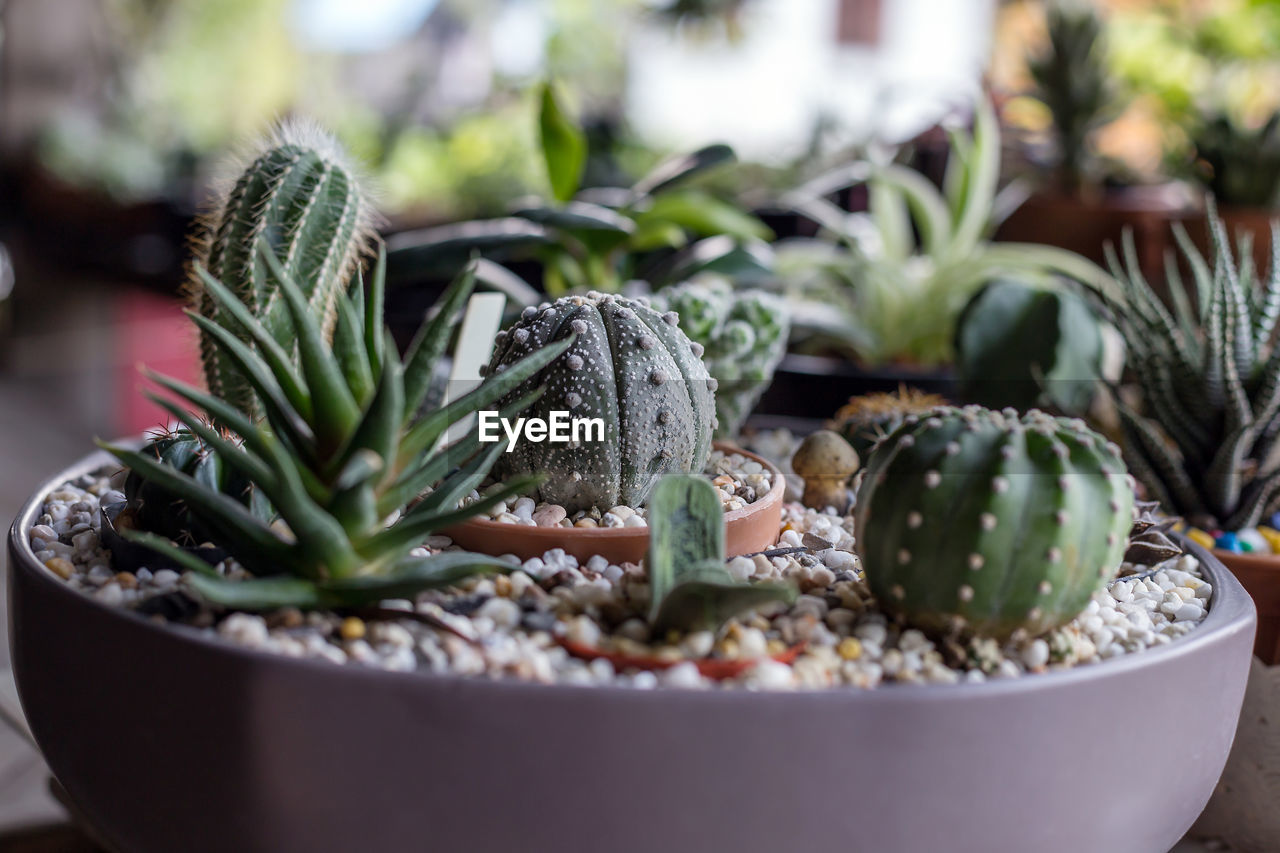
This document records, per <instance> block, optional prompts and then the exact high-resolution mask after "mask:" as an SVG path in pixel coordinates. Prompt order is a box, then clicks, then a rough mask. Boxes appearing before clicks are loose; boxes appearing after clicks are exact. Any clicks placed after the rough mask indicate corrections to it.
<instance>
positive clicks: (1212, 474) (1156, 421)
mask: <svg viewBox="0 0 1280 853" xmlns="http://www.w3.org/2000/svg"><path fill="white" fill-rule="evenodd" d="M1209 231H1210V234H1211V236H1212V245H1213V253H1212V257H1211V258H1209V259H1206V258H1205V257H1204V256H1203V255H1202V254H1201V253H1200V252H1199V251H1198V250H1197V249H1196V248H1195V246H1194V244H1193V243H1192V242H1191V239H1190V238H1189V237H1188V235H1187V233H1186V232H1185V230H1183V229H1182V228H1181V227H1179V226H1175V228H1174V236H1175V237H1176V238H1177V241H1178V244H1179V245H1180V246H1181V248H1182V252H1183V255H1184V257H1185V259H1186V261H1187V265H1188V267H1189V268H1190V271H1191V282H1190V284H1189V285H1188V284H1186V283H1185V282H1184V280H1183V276H1182V274H1181V273H1180V272H1179V270H1178V264H1177V259H1176V258H1175V257H1174V255H1173V253H1172V252H1170V253H1169V254H1168V255H1166V257H1165V267H1164V273H1165V278H1166V280H1167V282H1168V290H1169V293H1170V297H1171V301H1172V306H1173V307H1172V310H1170V309H1169V308H1166V307H1165V304H1164V303H1163V302H1162V301H1161V299H1160V297H1159V296H1158V295H1157V294H1156V293H1155V291H1154V290H1153V289H1152V287H1151V286H1150V285H1149V284H1148V283H1147V281H1146V279H1145V278H1144V277H1143V274H1142V271H1141V269H1140V267H1139V264H1138V258H1137V252H1136V250H1135V248H1134V244H1133V238H1132V235H1126V237H1125V240H1124V244H1123V262H1122V261H1121V259H1120V258H1118V257H1116V256H1115V253H1114V252H1112V253H1110V254H1111V265H1112V268H1113V270H1114V273H1115V276H1116V278H1117V279H1118V280H1119V282H1120V286H1119V292H1113V291H1110V290H1102V289H1098V290H1097V291H1096V293H1097V295H1098V297H1099V299H1100V300H1101V302H1102V304H1103V306H1104V309H1105V310H1106V312H1107V313H1108V314H1109V315H1110V319H1111V320H1112V322H1113V323H1114V324H1115V326H1116V328H1117V329H1119V331H1120V334H1121V335H1122V336H1123V337H1124V340H1125V346H1126V349H1127V356H1126V360H1127V365H1128V367H1129V369H1130V370H1131V371H1132V373H1133V376H1134V378H1135V379H1136V380H1137V381H1136V383H1135V385H1134V389H1135V390H1136V391H1137V392H1138V393H1139V394H1140V396H1141V409H1140V410H1138V409H1135V408H1132V407H1131V406H1130V405H1129V404H1128V403H1126V401H1125V400H1124V399H1123V398H1121V397H1119V395H1115V396H1116V403H1117V408H1118V410H1119V414H1120V422H1121V426H1122V427H1123V430H1124V438H1125V441H1124V446H1125V458H1126V461H1127V462H1128V463H1129V468H1130V470H1132V471H1133V473H1134V475H1135V476H1136V477H1137V478H1138V479H1139V480H1141V481H1142V483H1143V484H1144V485H1145V486H1146V487H1147V490H1148V494H1149V496H1150V497H1152V498H1155V499H1157V500H1159V501H1160V502H1161V503H1162V504H1164V506H1165V508H1166V509H1168V510H1171V511H1173V512H1177V513H1179V514H1181V515H1185V516H1187V517H1189V518H1191V519H1192V520H1193V522H1194V523H1196V524H1199V525H1201V526H1204V527H1206V528H1209V529H1213V528H1215V527H1222V528H1225V529H1228V530H1238V529H1241V528H1246V527H1252V526H1254V525H1256V524H1257V522H1258V520H1259V519H1260V518H1263V517H1264V516H1267V515H1270V514H1271V513H1273V512H1276V511H1277V510H1280V458H1278V457H1277V453H1278V452H1280V346H1277V345H1276V343H1275V340H1274V333H1275V330H1276V323H1277V320H1278V319H1280V224H1275V223H1273V224H1272V227H1271V246H1272V259H1271V264H1270V269H1269V270H1268V271H1267V272H1266V274H1265V275H1263V274H1261V271H1259V270H1257V269H1255V268H1254V265H1253V249H1252V245H1251V243H1252V235H1250V234H1244V235H1241V237H1240V243H1239V247H1238V252H1239V262H1237V261H1236V259H1235V258H1234V257H1233V256H1232V251H1231V245H1230V242H1229V240H1228V238H1227V231H1226V228H1225V227H1224V226H1223V224H1222V220H1221V219H1220V218H1219V217H1218V215H1217V213H1216V211H1215V210H1213V208H1212V205H1211V206H1210V209H1209Z"/></svg>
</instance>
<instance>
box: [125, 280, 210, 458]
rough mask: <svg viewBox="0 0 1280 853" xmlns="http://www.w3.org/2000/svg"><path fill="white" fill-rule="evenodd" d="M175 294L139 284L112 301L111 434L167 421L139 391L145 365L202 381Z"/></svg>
mask: <svg viewBox="0 0 1280 853" xmlns="http://www.w3.org/2000/svg"><path fill="white" fill-rule="evenodd" d="M182 308H183V305H182V303H181V302H179V301H178V300H176V299H174V298H172V297H169V296H163V295H160V294H157V293H154V292H151V291H147V290H142V289H140V288H128V289H123V288H122V289H121V291H120V293H119V295H118V296H117V297H116V298H115V299H114V300H113V301H112V315H113V316H112V319H113V324H112V326H113V336H114V339H115V340H114V350H115V354H116V357H115V363H114V365H113V372H114V373H115V376H116V379H115V382H114V386H115V392H116V393H115V395H114V399H115V404H114V406H115V410H114V412H113V414H112V424H113V426H114V427H115V434H116V435H137V434H139V433H142V432H146V431H148V430H152V429H155V428H156V427H158V426H161V425H163V424H166V423H168V422H169V421H170V420H171V418H170V417H169V414H168V413H167V412H166V411H165V410H164V409H162V408H160V407H159V406H157V405H156V404H155V403H153V402H151V401H150V400H148V399H147V398H146V397H144V396H142V389H143V388H144V387H145V386H147V385H148V383H147V380H146V379H145V378H144V377H143V376H142V374H141V373H140V372H139V366H140V365H141V366H145V367H147V368H149V369H151V370H153V371H155V372H156V373H163V374H165V375H166V376H172V377H174V378H175V379H181V380H182V381H183V382H188V383H191V384H193V385H201V384H203V380H202V378H201V372H200V358H199V348H198V345H197V340H196V332H195V329H194V328H193V327H192V325H191V321H190V320H188V319H187V317H186V315H184V314H183V313H182Z"/></svg>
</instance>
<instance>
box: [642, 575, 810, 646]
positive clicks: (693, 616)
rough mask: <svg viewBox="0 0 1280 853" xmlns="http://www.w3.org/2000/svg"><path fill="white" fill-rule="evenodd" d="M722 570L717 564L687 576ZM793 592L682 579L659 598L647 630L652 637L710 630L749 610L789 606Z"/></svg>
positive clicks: (774, 586)
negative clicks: (762, 607)
mask: <svg viewBox="0 0 1280 853" xmlns="http://www.w3.org/2000/svg"><path fill="white" fill-rule="evenodd" d="M711 569H718V570H719V572H720V573H722V574H725V577H726V578H728V574H727V573H725V572H724V568H723V567H722V566H721V565H720V564H718V563H711V564H706V565H704V566H701V567H697V566H695V567H693V568H692V569H691V570H690V571H689V572H688V574H690V575H699V574H703V573H706V574H708V575H711V574H713V573H712V572H711V571H709V570H711ZM795 599H796V589H795V587H793V586H791V585H789V584H780V583H768V582H762V583H737V582H734V581H732V580H697V579H690V580H682V581H681V582H680V583H679V584H678V585H676V586H675V587H674V588H672V589H671V590H670V591H669V592H668V593H667V594H666V595H665V596H664V597H663V599H662V602H661V603H660V605H659V606H658V610H657V613H656V614H655V615H654V616H653V619H652V626H651V628H650V630H651V632H652V633H653V634H654V636H658V637H661V636H663V635H665V634H666V633H667V632H668V631H672V630H676V631H699V630H710V631H714V630H716V629H717V628H719V627H720V626H721V625H723V624H724V623H725V622H727V621H729V620H730V619H732V618H734V617H735V616H739V615H741V614H743V613H745V612H747V611H749V610H754V609H756V608H757V607H761V606H763V605H765V604H772V603H774V602H784V603H788V604H789V603H791V602H793V601H795Z"/></svg>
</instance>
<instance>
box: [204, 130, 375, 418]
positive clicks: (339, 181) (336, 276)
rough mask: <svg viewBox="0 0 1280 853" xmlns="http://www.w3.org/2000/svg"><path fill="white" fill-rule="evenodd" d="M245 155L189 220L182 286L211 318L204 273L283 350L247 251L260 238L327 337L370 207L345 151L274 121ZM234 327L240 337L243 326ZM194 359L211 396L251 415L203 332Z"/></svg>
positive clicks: (261, 268) (231, 370) (272, 303)
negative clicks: (208, 204)
mask: <svg viewBox="0 0 1280 853" xmlns="http://www.w3.org/2000/svg"><path fill="white" fill-rule="evenodd" d="M246 160H247V165H245V166H244V167H243V168H242V169H241V170H240V171H239V174H238V175H237V177H236V178H235V179H234V182H233V183H230V184H229V186H227V187H226V188H225V189H223V190H221V191H220V192H218V193H217V195H216V197H215V199H214V204H213V205H212V208H211V210H210V211H209V213H208V214H206V215H205V216H204V217H202V219H201V221H200V223H199V224H198V226H197V229H196V235H195V238H194V239H193V241H192V242H193V248H194V251H193V260H192V263H191V265H190V268H189V272H188V278H187V283H186V290H187V292H188V294H189V297H190V300H191V303H192V306H193V307H194V308H195V309H196V310H197V311H199V313H200V314H202V315H204V316H205V317H207V318H209V319H211V320H215V321H219V320H220V319H221V313H222V312H221V311H220V309H219V305H218V301H217V300H216V299H214V298H213V296H212V295H211V294H210V293H209V292H208V291H207V290H206V289H205V287H204V278H203V276H202V275H201V272H200V270H201V269H202V268H203V269H204V270H207V271H208V272H209V273H210V274H211V275H212V276H213V277H214V278H216V279H218V280H219V281H221V282H222V283H223V285H225V286H226V288H227V290H229V291H230V292H231V293H233V294H234V295H235V297H236V299H237V301H239V302H240V303H241V304H243V305H245V306H246V307H247V308H248V309H249V311H250V312H251V313H252V314H253V315H254V316H255V317H257V318H259V320H260V321H261V322H262V325H263V327H264V328H265V329H266V330H267V332H268V333H269V334H270V335H271V338H272V340H274V341H275V342H276V343H278V344H280V345H281V346H283V347H284V348H285V349H286V350H287V351H292V347H293V342H292V340H291V338H290V335H291V334H292V331H293V326H292V324H291V322H290V320H289V309H288V306H287V305H285V303H284V301H283V300H282V299H280V297H279V293H278V292H277V291H276V289H275V287H274V285H273V281H272V276H271V275H270V272H269V270H268V269H267V267H266V264H265V262H264V261H263V259H262V258H263V256H262V255H261V254H260V253H259V252H258V251H257V247H258V245H259V243H260V242H262V241H265V242H266V245H267V246H269V247H270V249H271V251H272V253H273V254H274V256H276V257H278V258H279V259H280V262H281V264H282V265H283V267H284V269H285V271H286V273H287V274H288V275H289V276H290V277H291V278H292V279H293V281H295V282H297V284H298V287H299V288H300V289H301V291H302V293H303V297H304V299H305V301H306V304H307V305H308V306H309V307H310V310H311V311H312V312H313V313H314V314H315V315H316V316H317V317H319V318H320V329H321V332H322V334H323V335H324V336H325V337H328V336H329V335H331V334H332V332H333V329H334V323H335V320H336V313H335V312H336V310H337V300H338V297H339V295H340V294H341V293H342V292H343V290H344V288H345V287H346V285H347V283H348V282H349V281H350V280H351V277H352V275H353V274H354V273H355V271H356V269H357V267H358V266H359V264H360V261H361V258H362V257H363V256H364V255H367V254H369V253H370V246H371V245H372V229H371V227H370V226H371V220H372V219H373V212H372V207H371V205H370V203H369V201H368V199H366V198H365V196H364V194H363V191H362V190H361V188H360V185H359V182H358V181H357V178H356V175H355V169H354V167H353V166H352V165H351V164H350V162H349V160H348V159H347V156H346V154H345V152H343V151H342V149H341V147H340V146H339V145H338V143H337V142H336V141H335V140H334V139H333V138H332V137H330V136H329V135H328V134H327V133H325V132H324V131H323V130H321V129H319V128H318V127H315V126H314V125H311V124H308V123H305V122H286V123H283V124H281V125H280V126H279V127H278V128H277V129H276V130H275V132H274V133H272V134H271V135H270V136H268V137H267V138H266V139H265V140H263V141H262V142H260V143H259V144H258V145H257V146H256V147H255V148H254V149H253V150H252V151H251V152H250V154H249V156H248V157H247V158H246ZM228 328H232V329H235V326H234V324H228ZM236 334H237V335H239V337H240V339H241V340H242V341H244V342H246V343H249V342H250V340H249V338H248V337H247V336H245V335H244V334H243V333H241V332H239V331H237V332H236ZM200 358H201V361H202V363H203V365H204V374H205V384H206V385H207V386H208V388H209V390H210V391H211V392H212V393H213V394H216V395H217V396H219V397H221V398H222V399H224V400H226V401H227V402H228V403H230V404H231V405H233V406H235V407H236V408H237V409H239V410H240V411H242V412H248V413H251V414H260V412H257V411H256V410H255V409H254V406H255V405H256V398H255V395H254V391H253V388H252V386H251V385H250V384H249V383H247V382H246V381H245V377H244V376H243V375H242V374H241V373H240V371H239V370H238V369H237V367H236V364H235V362H234V361H232V360H231V358H230V357H229V356H228V355H227V354H226V352H225V351H224V350H223V349H222V348H221V347H219V346H218V344H217V342H216V341H215V340H214V338H213V337H211V336H210V335H209V334H208V333H207V332H204V331H202V332H201V335H200Z"/></svg>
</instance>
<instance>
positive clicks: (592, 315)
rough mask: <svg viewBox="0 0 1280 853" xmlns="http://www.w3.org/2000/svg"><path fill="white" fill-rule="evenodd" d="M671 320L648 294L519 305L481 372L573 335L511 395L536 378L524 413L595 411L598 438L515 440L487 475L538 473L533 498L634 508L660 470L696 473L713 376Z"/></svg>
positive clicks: (707, 437) (706, 443)
mask: <svg viewBox="0 0 1280 853" xmlns="http://www.w3.org/2000/svg"><path fill="white" fill-rule="evenodd" d="M678 321H679V318H678V317H677V316H676V314H675V312H667V313H665V314H660V313H658V312H657V311H655V310H653V309H652V308H650V307H649V305H648V302H647V300H643V299H627V298H625V297H622V296H616V295H612V294H601V293H596V292H592V293H589V294H587V295H586V296H566V297H562V298H561V299H558V300H556V301H555V302H553V303H549V304H548V303H543V304H542V305H540V306H538V307H529V308H526V309H525V311H524V314H522V315H521V318H520V320H519V321H517V322H516V323H515V324H514V325H513V326H511V328H509V329H507V330H505V331H503V332H499V333H498V338H497V342H496V343H497V346H496V347H495V350H494V355H493V359H492V360H491V361H490V363H489V365H488V367H487V368H486V375H487V376H490V377H495V376H498V375H500V374H501V373H502V372H503V371H504V370H507V369H508V367H509V365H511V364H513V363H515V362H517V361H519V360H520V359H521V358H524V357H525V356H527V355H529V354H531V353H536V352H538V351H539V350H541V349H542V348H544V347H546V346H548V345H549V344H551V343H553V342H555V341H559V340H562V339H564V338H566V337H568V336H569V335H574V334H576V336H577V339H576V340H575V341H574V343H573V345H572V346H570V347H569V349H568V350H567V351H566V352H565V353H564V354H563V355H562V356H560V357H559V358H558V359H556V360H555V361H554V362H552V363H551V364H549V365H548V366H547V367H546V368H544V369H543V370H542V371H541V372H539V373H538V374H537V375H536V376H533V377H531V378H530V379H529V380H528V381H527V382H526V383H524V384H523V385H521V386H519V387H518V388H516V389H515V390H514V391H512V392H511V393H512V396H513V397H515V396H524V395H526V394H528V393H529V392H530V391H531V390H532V389H534V388H537V387H538V386H540V385H544V386H546V389H547V391H546V394H544V395H543V397H542V398H541V399H540V400H538V401H537V402H536V403H535V404H534V405H533V406H531V407H530V408H529V409H528V411H527V412H526V415H527V416H528V417H530V418H542V419H545V420H547V422H548V423H550V422H551V419H552V413H553V412H557V411H559V412H568V417H570V418H599V419H601V420H602V421H603V425H604V439H603V441H595V440H582V441H579V442H552V441H542V442H533V441H528V440H524V441H520V442H518V443H517V444H516V445H515V447H514V448H513V449H512V450H511V451H510V452H506V453H503V454H502V455H501V456H499V457H498V461H497V463H496V464H495V465H494V471H495V473H497V474H499V475H501V476H514V475H518V474H523V473H531V472H545V474H546V475H547V476H546V479H545V480H544V481H543V482H542V485H541V486H540V488H539V497H541V499H542V500H544V501H548V502H551V503H556V504H560V505H561V506H563V507H564V508H565V509H566V510H568V511H569V512H576V511H578V510H581V509H589V508H591V507H593V506H595V507H601V508H608V507H612V506H615V505H617V504H627V505H630V506H640V505H642V504H643V503H644V502H645V500H646V499H647V498H648V497H649V492H650V490H651V489H652V488H653V486H654V484H655V483H656V482H657V481H658V479H659V478H661V477H662V476H663V475H664V474H672V473H688V472H690V471H694V472H698V471H701V470H702V467H703V466H704V465H705V464H706V461H707V455H708V453H709V452H710V450H711V434H712V430H713V429H714V427H715V388H716V380H714V379H712V378H711V377H710V376H709V375H708V374H707V369H706V367H705V366H704V365H703V363H702V359H701V358H700V357H699V354H698V351H699V349H700V348H699V347H698V346H696V345H695V344H694V343H693V342H692V341H690V340H689V338H688V337H687V336H686V335H685V334H684V332H682V331H680V329H679V327H678V325H677V323H678ZM582 437H583V438H584V439H586V438H587V433H586V431H585V430H584V432H583V433H582ZM591 437H592V438H594V437H596V436H591Z"/></svg>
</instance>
